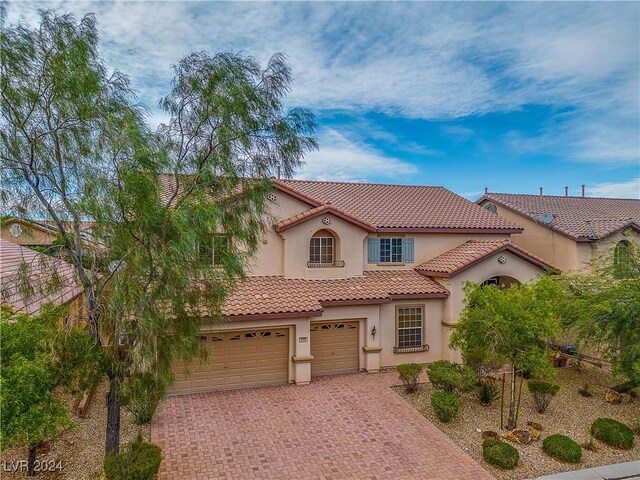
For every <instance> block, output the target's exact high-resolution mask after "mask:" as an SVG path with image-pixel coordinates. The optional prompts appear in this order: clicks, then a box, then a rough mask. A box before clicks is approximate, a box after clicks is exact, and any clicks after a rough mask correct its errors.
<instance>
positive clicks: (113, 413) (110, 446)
mask: <svg viewBox="0 0 640 480" xmlns="http://www.w3.org/2000/svg"><path fill="white" fill-rule="evenodd" d="M122 380H123V378H122V373H114V374H111V375H109V394H108V395H107V440H106V443H105V452H104V454H105V457H106V456H107V455H110V454H112V453H118V451H119V449H120V397H121V393H122Z"/></svg>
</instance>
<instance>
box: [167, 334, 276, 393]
mask: <svg viewBox="0 0 640 480" xmlns="http://www.w3.org/2000/svg"><path fill="white" fill-rule="evenodd" d="M198 340H199V341H200V342H203V343H204V344H205V348H206V349H207V352H208V357H207V360H206V361H202V362H201V361H200V360H194V361H192V362H190V363H189V365H188V367H186V366H185V364H184V362H180V363H176V364H175V365H174V377H175V380H174V383H173V385H172V386H171V389H170V392H169V393H170V394H178V393H196V392H206V391H211V390H225V389H232V388H242V387H255V386H260V385H275V384H281V383H287V382H288V381H289V328H288V327H279V328H268V329H248V330H234V331H222V332H213V333H203V334H201V335H200V336H199V337H198Z"/></svg>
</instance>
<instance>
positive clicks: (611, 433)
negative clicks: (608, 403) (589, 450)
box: [591, 418, 633, 450]
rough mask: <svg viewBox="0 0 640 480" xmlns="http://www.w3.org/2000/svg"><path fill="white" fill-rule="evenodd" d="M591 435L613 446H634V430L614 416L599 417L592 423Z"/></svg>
mask: <svg viewBox="0 0 640 480" xmlns="http://www.w3.org/2000/svg"><path fill="white" fill-rule="evenodd" d="M591 435H593V436H594V437H595V438H597V439H598V440H600V441H601V442H604V443H606V444H607V445H609V446H612V447H617V448H623V449H626V450H628V449H630V448H631V447H633V431H632V430H631V429H630V428H629V427H627V426H626V425H625V424H624V423H620V422H618V421H616V420H614V419H613V418H598V419H597V420H596V421H595V422H593V423H592V424H591Z"/></svg>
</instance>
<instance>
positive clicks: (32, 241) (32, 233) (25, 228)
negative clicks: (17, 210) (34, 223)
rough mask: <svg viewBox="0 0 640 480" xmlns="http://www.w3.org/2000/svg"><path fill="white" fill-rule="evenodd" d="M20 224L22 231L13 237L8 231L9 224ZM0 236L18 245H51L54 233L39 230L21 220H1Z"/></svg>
mask: <svg viewBox="0 0 640 480" xmlns="http://www.w3.org/2000/svg"><path fill="white" fill-rule="evenodd" d="M14 224H16V225H20V228H22V233H21V235H20V236H19V237H14V236H13V235H11V233H9V229H10V228H11V225H14ZM1 236H2V239H3V240H7V241H8V242H12V243H17V244H18V245H51V242H53V240H55V238H56V237H55V235H53V234H51V233H48V232H45V231H43V230H40V229H38V228H33V227H30V226H29V225H25V224H24V223H22V222H12V221H9V222H3V223H2V228H1Z"/></svg>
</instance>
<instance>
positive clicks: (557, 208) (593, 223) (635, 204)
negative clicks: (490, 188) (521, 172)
mask: <svg viewBox="0 0 640 480" xmlns="http://www.w3.org/2000/svg"><path fill="white" fill-rule="evenodd" d="M484 200H489V201H492V202H495V203H497V204H500V205H503V206H504V207H506V208H509V209H511V210H514V211H516V212H518V213H520V214H523V215H526V216H528V217H530V218H531V219H533V220H535V221H537V222H540V223H543V224H545V223H544V222H542V221H541V215H542V214H551V215H555V218H554V219H553V221H552V222H551V223H550V224H545V225H548V226H549V227H550V228H552V229H554V230H556V231H558V232H560V233H562V234H564V235H567V236H569V237H571V238H573V239H575V240H580V241H593V240H597V239H599V238H604V237H607V236H609V235H611V234H613V233H615V232H617V231H620V230H622V229H624V228H627V227H631V228H635V229H636V230H640V200H637V199H624V198H599V197H561V196H553V195H543V196H540V195H521V194H511V193H487V194H485V195H484V196H482V197H481V198H480V199H479V200H478V201H477V202H476V203H480V202H482V201H484Z"/></svg>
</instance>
